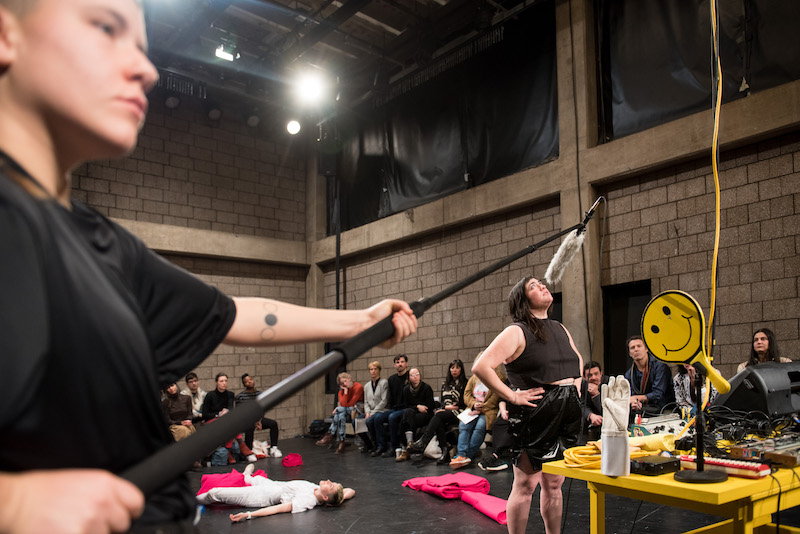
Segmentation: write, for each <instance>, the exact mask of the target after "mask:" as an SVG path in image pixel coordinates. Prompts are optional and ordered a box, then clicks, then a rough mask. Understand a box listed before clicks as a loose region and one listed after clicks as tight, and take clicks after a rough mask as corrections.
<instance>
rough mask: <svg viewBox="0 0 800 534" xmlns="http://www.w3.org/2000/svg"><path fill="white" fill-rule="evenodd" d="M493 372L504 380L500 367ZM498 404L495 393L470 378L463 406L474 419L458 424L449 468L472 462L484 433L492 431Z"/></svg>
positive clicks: (503, 373) (497, 397) (498, 398)
mask: <svg viewBox="0 0 800 534" xmlns="http://www.w3.org/2000/svg"><path fill="white" fill-rule="evenodd" d="M478 356H480V354H478ZM494 372H495V373H496V374H497V376H498V377H499V378H500V380H505V379H506V376H505V372H504V371H503V370H502V367H501V366H498V367H496V368H495V370H494ZM499 402H500V397H499V396H498V395H497V393H495V392H494V391H492V390H490V389H489V388H488V387H486V385H484V383H483V382H481V380H480V378H478V377H477V376H475V375H472V376H471V377H470V379H469V382H467V387H465V388H464V404H465V405H466V406H467V409H466V412H467V414H469V415H471V416H475V418H474V419H472V420H471V421H469V422H468V423H465V422H463V421H461V422H460V423H459V425H458V449H457V452H456V456H455V458H453V459H452V460H451V461H450V467H452V468H453V469H459V468H461V467H466V466H468V465H469V464H470V463H471V462H472V459H473V457H474V456H475V454H477V452H478V451H479V450H480V448H481V445H482V444H483V440H484V438H485V437H486V432H487V431H488V430H491V429H492V425H493V424H494V420H495V418H496V417H497V411H498V403H499Z"/></svg>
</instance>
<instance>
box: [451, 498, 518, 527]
mask: <svg viewBox="0 0 800 534" xmlns="http://www.w3.org/2000/svg"><path fill="white" fill-rule="evenodd" d="M461 500H462V501H464V502H465V503H467V504H471V505H472V506H474V507H475V509H476V510H477V511H479V512H480V513H482V514H483V515H485V516H488V517H491V518H492V519H494V520H495V521H497V522H498V523H500V524H501V525H505V524H507V523H508V519H507V518H506V505H508V501H506V500H505V499H501V498H500V497H494V496H492V495H486V494H484V493H475V492H474V491H465V492H463V493H462V494H461Z"/></svg>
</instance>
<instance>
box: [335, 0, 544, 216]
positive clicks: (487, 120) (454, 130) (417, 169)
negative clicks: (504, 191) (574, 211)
mask: <svg viewBox="0 0 800 534" xmlns="http://www.w3.org/2000/svg"><path fill="white" fill-rule="evenodd" d="M491 32H492V33H491V36H490V37H491V39H492V44H490V45H489V44H487V39H485V38H484V39H483V40H481V39H477V40H475V41H473V42H472V43H470V44H469V46H470V47H471V48H469V49H468V50H470V54H469V57H468V58H467V59H464V60H463V61H453V62H452V63H453V66H451V67H449V68H447V69H442V72H440V73H438V74H437V75H435V76H431V77H430V79H428V80H427V81H425V82H424V83H423V82H421V83H419V84H418V85H416V86H415V87H414V86H408V87H409V88H408V89H407V90H406V92H404V93H403V94H400V95H399V96H395V97H394V98H392V99H390V100H389V101H388V102H387V103H385V104H383V105H380V106H373V105H371V104H370V105H367V106H365V107H362V108H361V109H358V110H355V111H353V112H350V113H348V114H345V115H340V116H339V117H338V118H337V119H336V120H337V128H338V132H339V136H340V139H341V146H342V149H341V154H340V162H339V179H340V185H341V193H342V195H341V207H342V229H343V230H347V229H350V228H355V227H357V226H360V225H363V224H367V223H369V222H372V221H375V220H377V219H378V218H381V217H385V216H388V215H391V214H393V213H398V212H400V211H403V210H406V209H409V208H412V207H415V206H419V205H421V204H425V203H427V202H431V201H433V200H436V199H438V198H442V197H444V196H447V195H450V194H452V193H455V192H457V191H461V190H463V189H466V188H467V187H471V186H474V185H479V184H482V183H485V182H488V181H491V180H495V179H497V178H501V177H503V176H507V175H509V174H513V173H515V172H518V171H520V170H523V169H525V168H528V167H532V166H535V165H539V164H541V163H543V162H545V161H549V160H551V159H554V158H556V157H558V106H557V102H556V72H555V64H556V63H555V8H554V3H553V2H552V1H545V2H539V3H537V4H534V5H533V7H531V8H528V9H527V10H525V11H523V12H521V13H520V14H519V16H518V17H516V18H515V19H513V20H510V21H508V22H506V23H504V24H503V26H502V27H501V28H493V29H492V30H491ZM462 52H463V51H462ZM329 206H331V204H330V203H329Z"/></svg>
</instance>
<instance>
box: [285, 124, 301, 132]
mask: <svg viewBox="0 0 800 534" xmlns="http://www.w3.org/2000/svg"><path fill="white" fill-rule="evenodd" d="M286 131H287V132H289V133H290V134H292V135H296V134H297V133H298V132H299V131H300V123H299V122H297V121H289V124H287V125H286Z"/></svg>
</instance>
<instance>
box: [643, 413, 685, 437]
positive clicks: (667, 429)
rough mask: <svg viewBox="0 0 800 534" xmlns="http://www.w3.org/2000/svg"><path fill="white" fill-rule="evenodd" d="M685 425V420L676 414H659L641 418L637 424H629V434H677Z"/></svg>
mask: <svg viewBox="0 0 800 534" xmlns="http://www.w3.org/2000/svg"><path fill="white" fill-rule="evenodd" d="M685 426H686V421H684V420H683V419H681V416H680V415H678V414H670V415H660V416H658V417H648V418H646V419H642V422H641V423H639V424H635V425H631V435H633V436H649V435H650V434H676V435H677V434H678V433H680V431H681V430H683V429H684V427H685Z"/></svg>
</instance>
